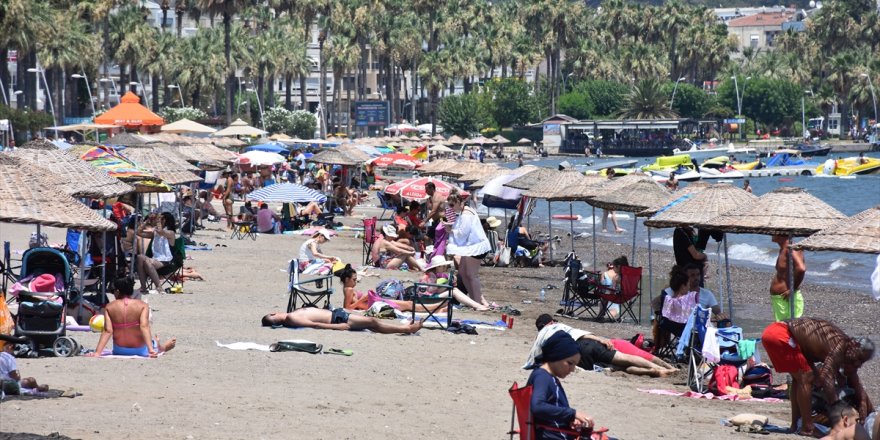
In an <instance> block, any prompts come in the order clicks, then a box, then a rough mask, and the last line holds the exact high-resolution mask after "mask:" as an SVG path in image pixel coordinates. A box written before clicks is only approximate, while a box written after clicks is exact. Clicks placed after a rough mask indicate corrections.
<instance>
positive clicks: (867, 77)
mask: <svg viewBox="0 0 880 440" xmlns="http://www.w3.org/2000/svg"><path fill="white" fill-rule="evenodd" d="M859 77H860V78H866V79H867V80H868V87H869V88H870V89H871V101H873V102H874V123H875V124H876V123H878V122H880V119H877V95H875V94H874V83H872V82H871V75H868V74H867V73H862V74H860V75H859Z"/></svg>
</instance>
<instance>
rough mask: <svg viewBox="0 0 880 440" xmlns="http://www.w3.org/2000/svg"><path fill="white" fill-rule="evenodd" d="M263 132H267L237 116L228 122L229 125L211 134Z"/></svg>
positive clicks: (260, 133)
mask: <svg viewBox="0 0 880 440" xmlns="http://www.w3.org/2000/svg"><path fill="white" fill-rule="evenodd" d="M264 134H269V132H267V131H265V130H260V129H259V128H255V127H251V126H250V125H248V123H247V122H244V121H242V120H241V119H240V118H239V119H236V120H235V121H233V122H232V123H231V124H229V127H226V128H224V129H222V130H220V131H216V132H214V133H212V134H211V136H262V135H264Z"/></svg>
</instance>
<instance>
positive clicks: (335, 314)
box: [262, 307, 422, 334]
mask: <svg viewBox="0 0 880 440" xmlns="http://www.w3.org/2000/svg"><path fill="white" fill-rule="evenodd" d="M262 323H263V327H271V326H275V325H283V326H285V327H307V328H317V329H323V330H371V331H373V332H376V333H384V334H392V333H403V334H410V333H415V332H417V331H419V329H421V328H422V321H418V322H416V321H410V323H409V324H400V323H398V322H396V321H390V322H389V321H387V320H382V319H376V318H371V317H368V316H362V315H353V314H349V313H348V312H346V311H345V310H344V309H342V308H338V309H335V310H333V311H330V310H327V309H317V308H314V307H304V308H301V309H297V310H294V311H293V312H290V313H280V312H279V313H270V314H268V315H266V316H264V317H263V320H262Z"/></svg>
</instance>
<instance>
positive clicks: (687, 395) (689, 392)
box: [639, 389, 784, 403]
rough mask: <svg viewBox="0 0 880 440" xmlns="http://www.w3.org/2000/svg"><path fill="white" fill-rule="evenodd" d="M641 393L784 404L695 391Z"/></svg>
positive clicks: (769, 399)
mask: <svg viewBox="0 0 880 440" xmlns="http://www.w3.org/2000/svg"><path fill="white" fill-rule="evenodd" d="M639 391H641V392H643V393H648V394H659V395H661V396H676V397H690V398H691V399H714V400H736V401H742V402H767V403H781V402H784V400H782V399H777V398H775V397H767V398H765V399H758V398H755V397H753V398H751V399H743V398H741V397H739V396H737V395H736V394H731V395H727V396H716V395H714V394H712V393H704V394H701V393H697V392H694V391H688V392H685V393H682V392H678V391H673V390H643V389H639Z"/></svg>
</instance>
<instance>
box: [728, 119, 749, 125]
mask: <svg viewBox="0 0 880 440" xmlns="http://www.w3.org/2000/svg"><path fill="white" fill-rule="evenodd" d="M724 123H725V124H745V123H746V119H745V118H734V119H725V120H724Z"/></svg>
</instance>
